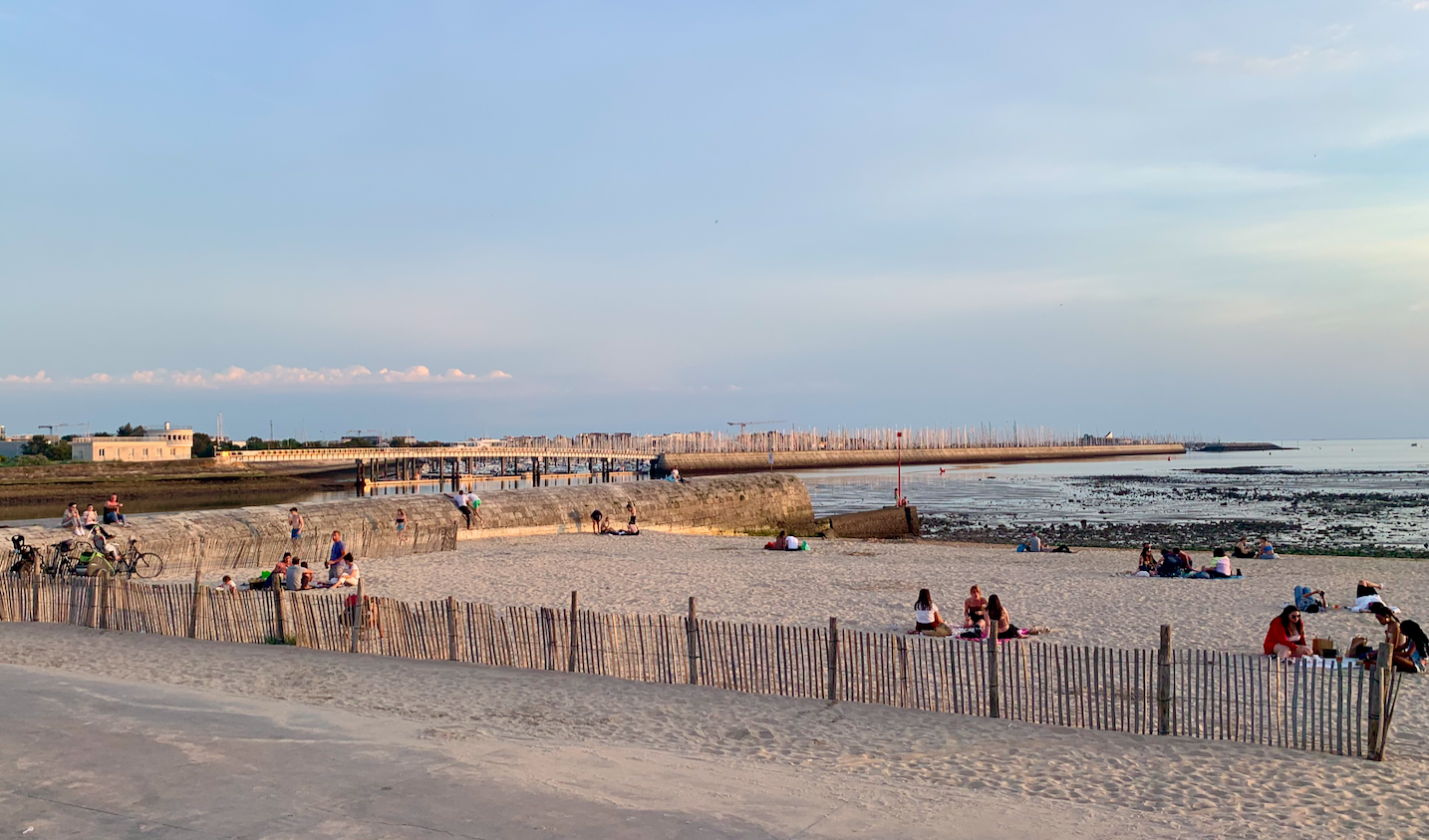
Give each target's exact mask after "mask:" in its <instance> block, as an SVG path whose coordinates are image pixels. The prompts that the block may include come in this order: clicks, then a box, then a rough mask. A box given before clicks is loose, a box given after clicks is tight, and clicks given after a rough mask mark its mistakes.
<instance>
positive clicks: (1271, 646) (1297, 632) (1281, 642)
mask: <svg viewBox="0 0 1429 840" xmlns="http://www.w3.org/2000/svg"><path fill="white" fill-rule="evenodd" d="M1309 642H1310V637H1309V636H1306V635H1305V625H1304V623H1302V622H1301V620H1300V610H1298V609H1296V608H1295V605H1294V604H1288V605H1286V607H1285V609H1283V610H1281V611H1280V615H1278V616H1276V617H1275V618H1273V619H1271V620H1270V629H1269V630H1267V631H1266V633H1265V644H1264V646H1263V647H1264V650H1265V655H1266V656H1277V657H1279V658H1281V659H1285V658H1287V657H1289V658H1296V659H1298V658H1299V657H1302V656H1310V655H1311V654H1313V653H1314V651H1313V650H1311V649H1310V644H1309Z"/></svg>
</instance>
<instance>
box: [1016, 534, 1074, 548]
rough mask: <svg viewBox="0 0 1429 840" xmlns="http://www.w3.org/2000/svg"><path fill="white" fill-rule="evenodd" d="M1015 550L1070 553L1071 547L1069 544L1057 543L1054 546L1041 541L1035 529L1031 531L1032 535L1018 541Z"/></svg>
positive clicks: (1040, 536)
mask: <svg viewBox="0 0 1429 840" xmlns="http://www.w3.org/2000/svg"><path fill="white" fill-rule="evenodd" d="M1017 550H1018V551H1034V552H1041V551H1051V552H1055V553H1057V554H1071V553H1072V549H1071V547H1069V546H1065V545H1059V546H1056V547H1055V548H1054V547H1053V546H1051V545H1049V544H1048V543H1045V542H1043V541H1042V535H1041V534H1039V533H1037V532H1036V531H1033V532H1032V536H1030V537H1028V538H1027V539H1026V540H1023V541H1022V542H1020V543H1018V544H1017Z"/></svg>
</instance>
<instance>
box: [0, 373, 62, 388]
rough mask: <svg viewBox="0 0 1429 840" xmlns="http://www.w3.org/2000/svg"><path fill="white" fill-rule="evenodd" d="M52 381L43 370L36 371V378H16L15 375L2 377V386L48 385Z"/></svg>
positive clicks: (0, 377)
mask: <svg viewBox="0 0 1429 840" xmlns="http://www.w3.org/2000/svg"><path fill="white" fill-rule="evenodd" d="M50 381H51V380H50V378H49V377H48V376H46V375H45V372H44V371H42V370H41V371H36V372H35V375H34V376H16V375H15V374H13V373H12V374H10V375H9V376H0V384H4V385H47V384H49V382H50Z"/></svg>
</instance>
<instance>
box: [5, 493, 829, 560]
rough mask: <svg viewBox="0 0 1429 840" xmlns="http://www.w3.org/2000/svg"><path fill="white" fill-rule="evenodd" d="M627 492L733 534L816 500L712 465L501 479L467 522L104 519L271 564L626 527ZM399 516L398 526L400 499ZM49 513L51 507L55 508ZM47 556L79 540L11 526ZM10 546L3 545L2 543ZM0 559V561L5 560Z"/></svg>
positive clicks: (696, 524) (381, 503)
mask: <svg viewBox="0 0 1429 840" xmlns="http://www.w3.org/2000/svg"><path fill="white" fill-rule="evenodd" d="M626 502H633V503H634V504H635V508H636V512H637V513H638V514H639V521H640V527H641V529H642V530H650V531H676V532H681V533H700V534H738V533H750V532H760V531H773V530H778V529H781V528H785V529H791V530H794V529H798V530H808V529H810V528H812V527H813V521H814V511H813V505H812V504H811V503H810V501H809V490H808V488H806V487H805V486H804V483H803V482H802V481H800V480H799V479H797V478H795V477H793V476H790V475H781V474H777V473H776V474H761V475H740V476H718V477H713V478H701V479H696V480H693V481H687V482H683V483H675V482H673V481H638V482H623V483H619V484H587V485H578V486H574V487H540V488H531V489H525V490H502V491H497V492H495V493H490V494H488V495H487V496H485V497H483V503H482V505H481V520H480V522H479V523H474V524H475V527H474V528H472V529H470V530H468V529H467V528H466V527H465V522H464V520H463V518H462V515H461V514H460V513H459V512H458V511H457V509H456V508H455V507H454V506H453V505H452V503H451V502H450V501H449V500H448V499H447V498H446V497H444V496H441V495H435V494H421V495H411V496H376V497H372V498H366V499H348V500H344V501H338V502H322V503H311V504H301V505H298V509H299V511H300V512H301V513H302V515H303V518H304V519H305V520H306V522H307V526H306V531H305V533H304V536H303V538H302V539H300V540H298V541H297V542H296V543H294V542H293V541H292V539H291V538H290V536H289V529H288V507H289V506H288V505H263V506H255V507H242V508H227V509H222V510H199V511H185V512H181V513H159V514H153V515H151V516H141V517H135V518H133V519H132V520H131V522H132V524H131V525H130V526H129V527H127V528H119V527H115V526H105V528H106V530H108V531H109V532H110V533H112V534H113V535H114V540H115V541H116V542H118V543H119V545H120V546H121V547H122V546H124V545H127V540H128V539H129V538H134V539H137V540H138V541H139V547H140V549H141V550H143V551H153V552H156V553H158V554H159V555H161V556H162V557H163V558H164V566H165V569H166V573H167V572H190V573H191V572H193V570H194V569H195V568H199V567H202V568H203V569H204V570H206V571H210V572H216V571H219V570H222V569H251V568H255V567H264V566H268V567H271V566H272V565H273V564H275V563H276V562H278V559H279V558H280V557H281V556H282V555H283V552H285V551H291V552H293V553H294V555H295V556H296V557H297V558H298V559H300V560H306V561H307V562H308V565H309V566H311V567H313V568H315V569H321V568H322V562H323V561H325V560H326V559H327V557H328V552H329V549H330V546H331V545H332V541H331V537H332V532H333V531H341V532H342V535H343V539H344V541H345V542H346V543H347V547H348V549H349V550H350V551H352V552H353V553H354V554H356V555H357V557H358V558H359V559H361V558H382V557H399V556H402V555H405V554H422V553H426V552H432V551H450V550H453V549H455V548H456V543H457V540H458V539H462V540H466V539H479V538H482V537H507V536H522V535H526V534H567V533H589V532H590V531H591V519H590V514H591V512H592V511H595V510H599V511H602V512H603V513H606V514H609V515H610V516H611V517H612V519H613V521H614V522H615V523H616V524H617V525H619V526H623V525H624V524H625V522H626V518H627V517H626V514H625V503H626ZM399 508H400V509H402V511H403V512H404V513H405V514H406V520H407V526H406V528H405V529H404V530H403V531H402V532H400V533H399V532H398V531H397V525H396V520H397V510H398V509H399ZM56 521H58V517H56ZM0 534H3V536H4V537H5V538H8V537H10V536H12V535H15V534H22V535H24V536H25V538H26V540H28V542H29V543H30V544H31V545H35V546H39V547H40V548H41V549H42V551H43V554H44V555H46V556H47V555H48V546H49V545H50V544H52V543H57V542H59V541H61V540H65V539H77V540H82V541H84V542H88V537H87V536H86V537H74V536H73V535H72V534H71V532H69V531H67V530H62V529H60V528H58V527H53V528H37V527H28V528H13V529H6V530H4V531H3V532H0ZM8 547H9V546H6V548H8ZM8 565H9V564H8V563H6V566H7V568H6V569H0V572H4V571H8Z"/></svg>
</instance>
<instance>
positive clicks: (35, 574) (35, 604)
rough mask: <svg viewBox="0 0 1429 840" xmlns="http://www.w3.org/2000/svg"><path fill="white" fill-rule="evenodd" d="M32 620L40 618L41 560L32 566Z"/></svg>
mask: <svg viewBox="0 0 1429 840" xmlns="http://www.w3.org/2000/svg"><path fill="white" fill-rule="evenodd" d="M30 620H31V621H39V620H40V561H39V560H36V561H35V562H34V564H33V565H31V566H30Z"/></svg>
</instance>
